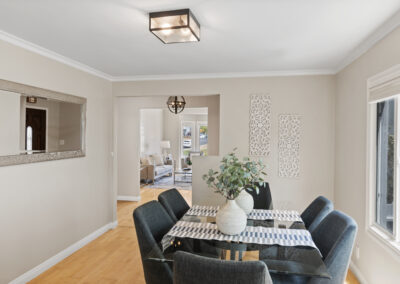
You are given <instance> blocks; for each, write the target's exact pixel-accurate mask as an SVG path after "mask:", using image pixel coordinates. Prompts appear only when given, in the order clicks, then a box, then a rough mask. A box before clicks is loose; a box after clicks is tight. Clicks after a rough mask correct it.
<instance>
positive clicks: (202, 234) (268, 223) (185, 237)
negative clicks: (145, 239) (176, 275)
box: [144, 206, 331, 279]
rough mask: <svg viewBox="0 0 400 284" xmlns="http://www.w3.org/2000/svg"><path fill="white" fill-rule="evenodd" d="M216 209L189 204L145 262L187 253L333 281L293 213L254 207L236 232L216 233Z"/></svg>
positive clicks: (168, 260)
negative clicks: (259, 263) (259, 264)
mask: <svg viewBox="0 0 400 284" xmlns="http://www.w3.org/2000/svg"><path fill="white" fill-rule="evenodd" d="M199 208H200V209H199ZM202 208H203V209H204V208H206V209H204V210H203V209H202ZM217 211H218V207H212V206H208V207H207V206H193V207H192V208H191V209H189V211H188V212H186V214H185V215H184V216H183V217H182V218H181V219H180V220H179V221H178V222H177V223H176V224H175V225H174V227H172V228H171V230H170V231H169V232H168V233H167V234H165V235H164V237H163V239H162V241H161V242H160V243H158V244H157V245H155V246H154V247H153V248H151V249H150V251H149V253H148V254H147V255H146V256H145V258H144V259H145V261H152V262H159V263H165V262H166V263H169V264H170V265H171V266H173V256H174V253H175V252H176V251H187V252H190V253H193V254H197V255H201V256H205V257H212V258H218V259H224V260H230V261H233V260H236V261H251V260H260V261H262V262H264V263H265V264H266V265H267V267H268V270H269V272H270V273H272V274H274V273H275V274H285V275H298V276H305V277H317V278H328V279H331V275H330V274H329V271H328V270H327V267H326V265H325V263H324V261H323V259H322V256H321V253H320V251H319V249H318V247H317V246H316V245H315V244H314V242H313V240H312V237H311V234H310V233H309V232H308V231H307V229H306V227H305V225H304V222H303V221H302V219H301V218H300V215H299V214H298V213H297V212H296V211H284V210H253V211H252V212H251V213H250V214H249V215H248V219H247V226H246V229H245V231H244V232H242V233H241V234H239V235H236V236H228V235H224V234H223V233H221V232H219V231H218V228H217V225H216V216H215V215H216V212H217ZM260 212H261V213H260ZM288 212H289V213H288ZM293 216H295V217H293Z"/></svg>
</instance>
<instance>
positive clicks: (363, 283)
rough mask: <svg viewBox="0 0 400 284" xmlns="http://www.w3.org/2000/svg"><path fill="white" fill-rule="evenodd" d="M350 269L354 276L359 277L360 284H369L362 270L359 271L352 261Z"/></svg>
mask: <svg viewBox="0 0 400 284" xmlns="http://www.w3.org/2000/svg"><path fill="white" fill-rule="evenodd" d="M350 269H351V271H352V272H353V274H354V275H355V276H356V277H357V279H358V281H359V282H360V284H368V282H367V280H366V279H365V277H364V276H363V275H362V273H361V271H360V269H358V267H357V266H356V265H355V264H354V262H352V261H351V262H350Z"/></svg>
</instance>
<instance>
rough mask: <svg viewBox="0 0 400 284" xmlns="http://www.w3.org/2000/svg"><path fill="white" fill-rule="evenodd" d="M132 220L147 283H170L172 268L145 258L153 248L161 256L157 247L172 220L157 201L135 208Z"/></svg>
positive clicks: (169, 227)
mask: <svg viewBox="0 0 400 284" xmlns="http://www.w3.org/2000/svg"><path fill="white" fill-rule="evenodd" d="M133 220H134V223H135V228H136V235H137V238H138V243H139V249H140V255H141V257H142V264H143V270H144V276H145V279H146V283H147V284H162V283H165V284H168V283H172V269H171V268H170V267H169V266H168V264H166V263H156V262H151V261H148V260H146V259H145V258H146V256H147V254H149V253H150V252H151V251H152V250H154V249H155V253H156V254H158V255H159V256H160V257H162V251H161V249H159V247H158V243H159V242H161V240H162V238H163V236H164V235H165V234H166V233H167V232H168V231H169V230H170V229H171V228H172V227H173V225H174V222H173V221H172V219H171V217H170V216H169V215H168V213H167V212H166V211H165V209H164V208H163V206H162V205H161V204H160V203H159V202H157V201H150V202H148V203H146V204H143V205H142V206H140V207H138V208H136V209H135V211H134V212H133Z"/></svg>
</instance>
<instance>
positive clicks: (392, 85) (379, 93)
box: [368, 76, 400, 103]
mask: <svg viewBox="0 0 400 284" xmlns="http://www.w3.org/2000/svg"><path fill="white" fill-rule="evenodd" d="M396 95H400V76H399V77H395V78H393V79H391V80H389V81H387V82H385V83H382V84H379V85H376V86H374V87H372V88H370V89H369V97H368V102H369V103H376V102H379V101H383V100H386V99H388V98H390V97H393V96H396Z"/></svg>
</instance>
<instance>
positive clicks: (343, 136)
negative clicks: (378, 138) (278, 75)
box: [335, 28, 400, 283]
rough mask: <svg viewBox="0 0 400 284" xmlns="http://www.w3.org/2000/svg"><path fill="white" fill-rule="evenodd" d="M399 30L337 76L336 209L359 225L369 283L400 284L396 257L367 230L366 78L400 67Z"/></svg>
mask: <svg viewBox="0 0 400 284" xmlns="http://www.w3.org/2000/svg"><path fill="white" fill-rule="evenodd" d="M399 47H400V28H397V29H396V30H395V31H393V32H392V33H391V34H389V35H388V36H387V37H385V38H384V39H383V40H382V41H380V42H379V43H378V44H377V45H376V46H374V47H373V48H372V49H370V50H369V51H368V52H367V53H366V54H364V55H363V56H361V57H360V58H359V59H357V60H356V61H355V62H353V63H352V64H351V65H349V66H348V67H347V68H346V69H344V70H343V71H341V72H340V73H339V74H338V75H337V76H336V79H337V95H336V112H335V113H336V139H335V142H336V148H335V153H336V155H335V156H336V163H335V165H336V166H335V206H336V207H337V208H338V209H340V210H343V211H344V212H346V213H348V214H350V215H351V216H352V217H354V218H355V219H356V221H357V223H358V225H359V231H358V237H357V244H358V245H359V247H360V259H359V260H358V259H356V257H355V256H354V255H353V258H352V260H353V262H354V263H355V264H356V266H357V267H358V268H359V269H360V270H361V272H362V274H363V275H364V277H365V278H366V280H367V281H368V283H382V280H383V279H385V281H384V282H385V283H399V277H400V272H399V266H400V257H399V256H398V255H396V256H394V255H393V254H392V253H389V252H387V251H386V250H385V249H383V248H382V246H381V245H380V244H379V243H378V242H377V241H376V240H375V239H374V238H373V237H372V236H371V235H370V234H369V233H367V232H366V229H365V225H366V224H365V223H366V191H367V189H366V143H367V138H366V127H367V125H366V121H367V79H368V78H369V77H371V76H372V75H375V74H377V73H379V72H382V71H384V70H386V69H388V68H389V67H391V66H393V65H396V64H399V63H400V52H399Z"/></svg>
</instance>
